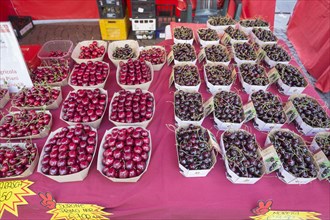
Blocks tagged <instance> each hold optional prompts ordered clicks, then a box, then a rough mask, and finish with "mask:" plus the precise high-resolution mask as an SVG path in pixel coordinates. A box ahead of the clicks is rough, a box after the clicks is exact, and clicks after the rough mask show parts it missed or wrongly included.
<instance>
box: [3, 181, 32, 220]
mask: <svg viewBox="0 0 330 220" xmlns="http://www.w3.org/2000/svg"><path fill="white" fill-rule="evenodd" d="M32 184H33V182H31V181H29V180H12V181H3V182H0V218H1V217H2V215H3V213H4V211H5V210H7V211H8V212H10V213H11V214H13V215H15V216H17V217H18V206H19V205H26V204H28V202H27V201H26V200H25V199H24V196H32V195H35V193H34V192H33V191H31V190H30V189H29V187H30V186H31V185H32Z"/></svg>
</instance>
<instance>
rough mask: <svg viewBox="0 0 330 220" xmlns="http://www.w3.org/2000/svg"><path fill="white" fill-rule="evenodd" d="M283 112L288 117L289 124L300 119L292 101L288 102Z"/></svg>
mask: <svg viewBox="0 0 330 220" xmlns="http://www.w3.org/2000/svg"><path fill="white" fill-rule="evenodd" d="M283 110H284V112H285V114H286V117H287V123H291V122H292V121H293V120H295V119H296V118H297V117H298V115H299V114H298V111H297V109H296V108H295V107H294V105H293V103H292V101H288V102H287V103H286V104H285V106H284V107H283Z"/></svg>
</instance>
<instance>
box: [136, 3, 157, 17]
mask: <svg viewBox="0 0 330 220" xmlns="http://www.w3.org/2000/svg"><path fill="white" fill-rule="evenodd" d="M131 7H132V18H133V19H138V18H139V19H141V18H156V4H155V1H131Z"/></svg>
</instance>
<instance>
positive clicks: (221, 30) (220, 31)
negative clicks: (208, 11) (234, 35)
mask: <svg viewBox="0 0 330 220" xmlns="http://www.w3.org/2000/svg"><path fill="white" fill-rule="evenodd" d="M209 20H210V19H209ZM209 20H207V22H206V27H208V28H211V29H213V30H216V31H217V33H218V34H220V35H222V34H224V33H225V30H226V29H227V28H228V27H233V28H235V26H236V24H233V25H219V26H214V25H211V24H210V22H209Z"/></svg>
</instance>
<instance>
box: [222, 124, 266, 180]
mask: <svg viewBox="0 0 330 220" xmlns="http://www.w3.org/2000/svg"><path fill="white" fill-rule="evenodd" d="M227 131H231V132H238V131H243V132H245V133H249V132H247V131H245V130H243V129H230V130H226V131H225V132H227ZM225 132H223V133H222V135H221V137H220V148H221V154H222V158H223V160H224V161H225V166H226V171H227V172H226V177H227V179H228V180H229V181H230V182H232V183H235V184H255V183H256V182H258V181H259V180H260V179H261V177H262V176H263V175H264V174H265V170H266V167H265V164H264V162H263V161H262V164H263V167H262V169H261V171H262V174H261V176H260V177H258V178H257V177H254V178H248V177H240V176H238V175H237V174H236V173H234V172H233V171H232V170H231V169H230V167H229V163H228V159H227V156H226V149H225V145H224V142H223V135H224V133H225ZM254 139H255V137H254ZM255 141H256V140H255ZM256 143H257V145H258V149H257V154H258V157H259V158H262V157H261V148H260V146H259V144H258V142H257V141H256Z"/></svg>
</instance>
